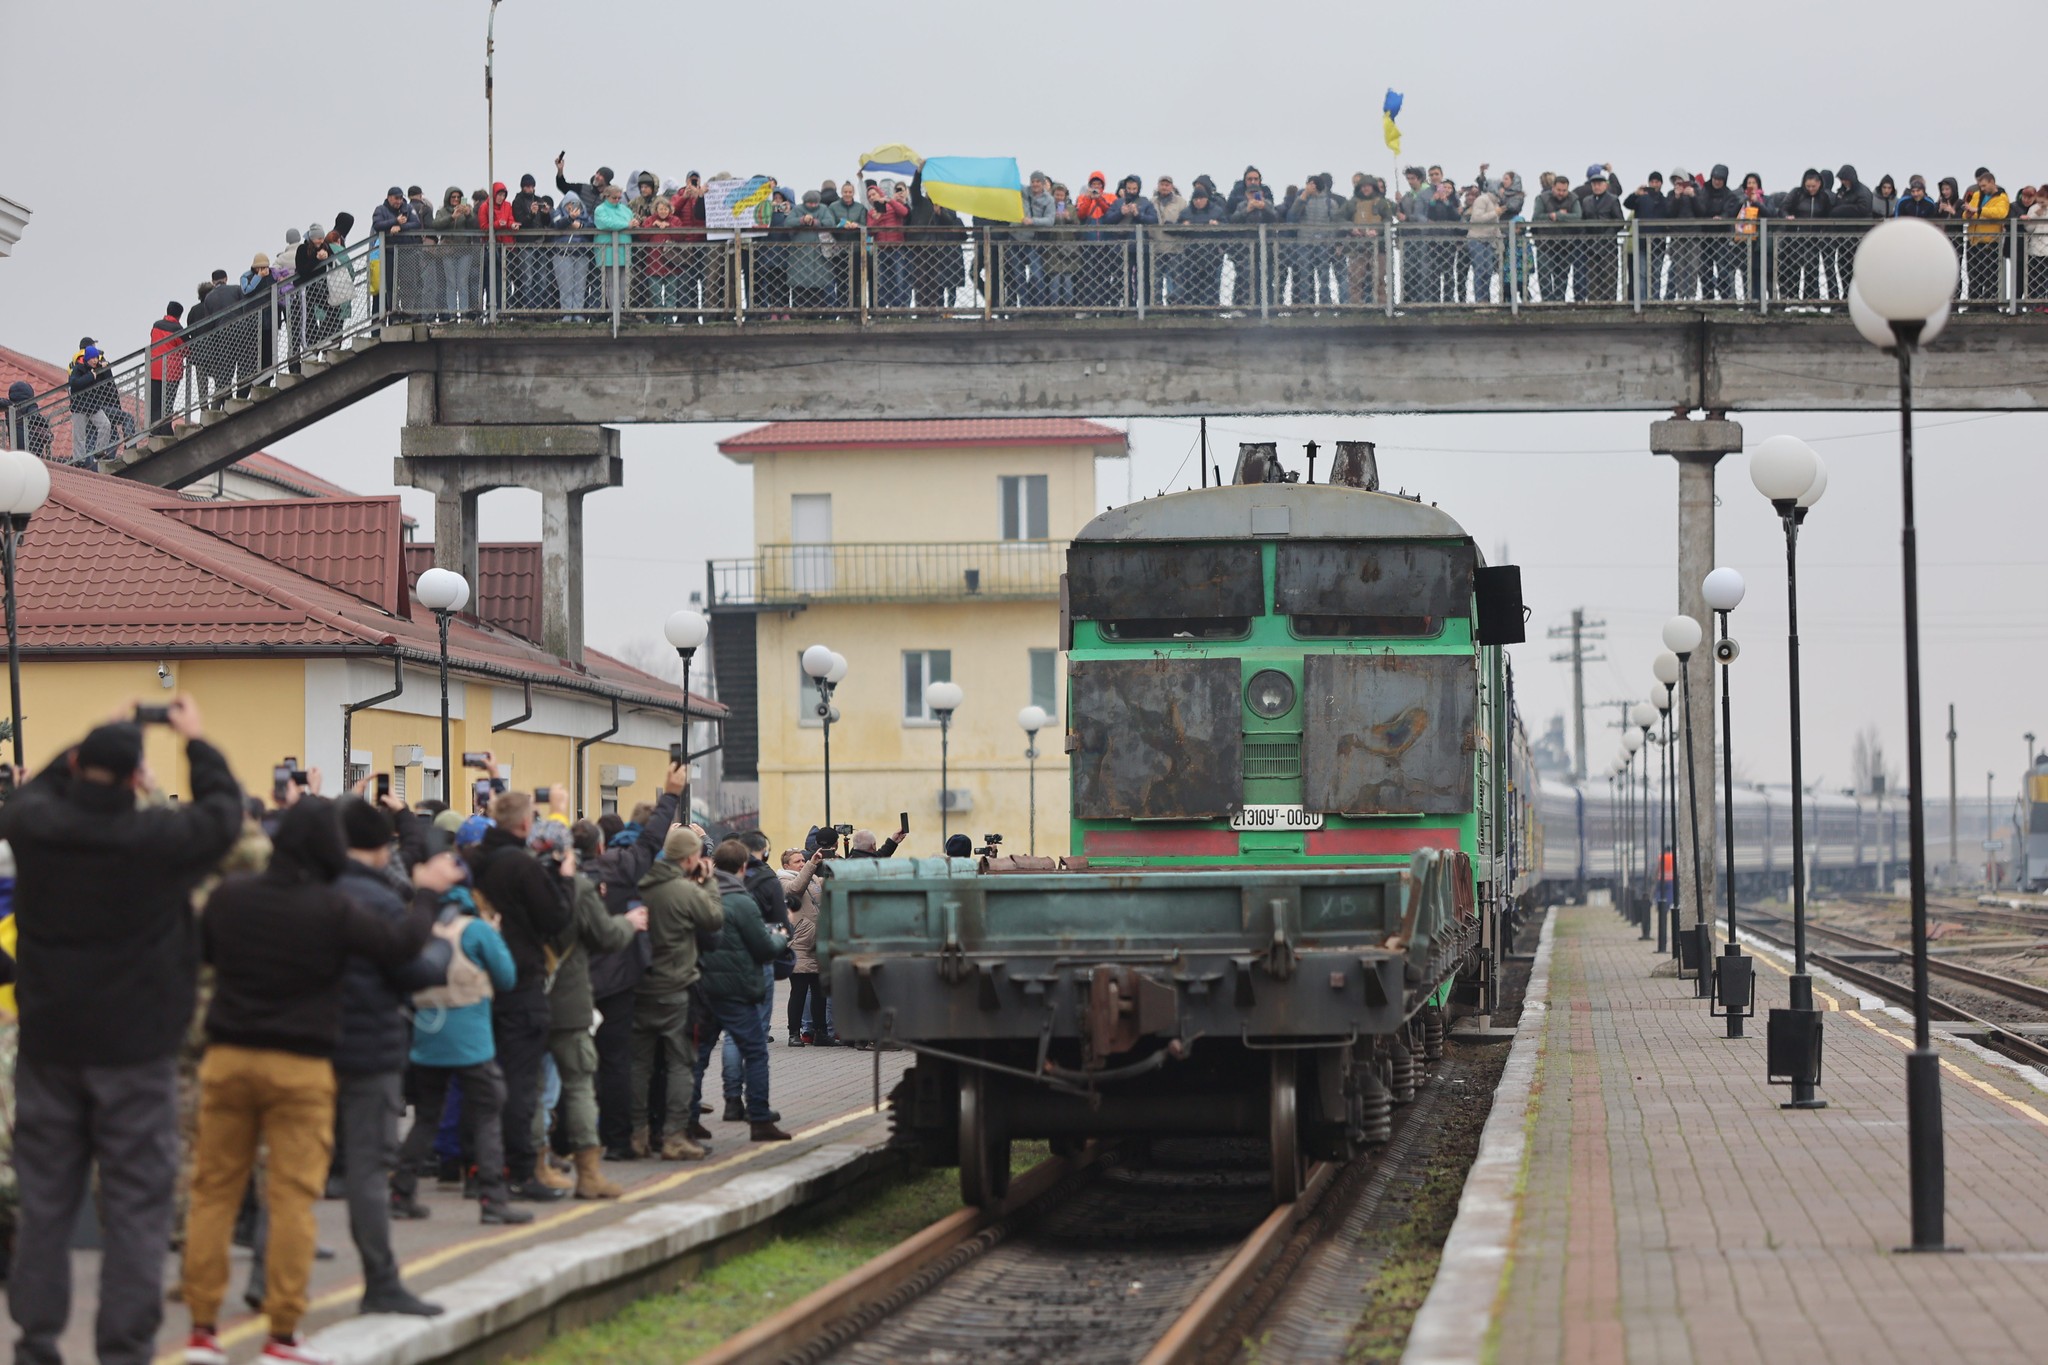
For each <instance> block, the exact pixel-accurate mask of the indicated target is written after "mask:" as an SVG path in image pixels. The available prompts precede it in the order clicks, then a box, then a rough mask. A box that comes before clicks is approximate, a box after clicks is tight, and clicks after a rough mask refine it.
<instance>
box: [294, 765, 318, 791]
mask: <svg viewBox="0 0 2048 1365" xmlns="http://www.w3.org/2000/svg"><path fill="white" fill-rule="evenodd" d="M292 781H293V782H294V783H295V784H297V785H298V786H301V787H310V786H312V785H313V774H311V773H308V772H301V771H299V770H298V769H297V768H294V769H292Z"/></svg>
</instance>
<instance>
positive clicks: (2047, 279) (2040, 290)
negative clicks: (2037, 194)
mask: <svg viewBox="0 0 2048 1365" xmlns="http://www.w3.org/2000/svg"><path fill="white" fill-rule="evenodd" d="M2037 207H2038V208H2039V209H2040V215H2041V216H2039V217H2035V216H2034V215H2033V214H2032V213H2029V214H2028V216H2027V217H2026V218H2025V219H2023V220H2021V221H2019V222H2016V223H2014V224H2013V228H2012V230H2013V234H2014V236H2015V237H2016V238H2017V239H2018V240H2017V241H2016V242H2015V244H2014V251H2015V253H2016V255H2015V258H2014V259H2016V260H2017V261H2018V262H2019V294H2018V301H2019V303H2020V306H2022V307H2026V308H2031V309H2032V310H2033V311H2034V312H2037V313H2038V312H2042V311H2048V205H2040V204H2037Z"/></svg>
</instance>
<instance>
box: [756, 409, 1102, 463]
mask: <svg viewBox="0 0 2048 1365" xmlns="http://www.w3.org/2000/svg"><path fill="white" fill-rule="evenodd" d="M1127 440H1128V438H1127V437H1126V436H1125V435H1124V433H1123V432H1121V431H1118V430H1117V429H1116V428H1115V427H1110V426H1104V425H1103V424H1102V423H1100V422H1090V421H1088V420H1086V419H1084V418H1080V417H973V418H965V419H952V418H944V419H938V420H934V421H917V422H891V421H880V422H770V423H769V424H768V425H767V426H764V427H755V428H754V429H753V430H751V431H743V432H741V433H740V434H739V435H737V436H735V437H733V438H732V439H730V440H726V441H720V442H719V443H718V448H719V449H720V450H721V451H724V452H725V453H727V454H729V455H730V454H744V453H747V452H750V451H756V450H870V449H875V448H878V447H899V448H900V447H902V446H1065V445H1113V446H1116V447H1118V448H1119V449H1122V448H1123V446H1124V445H1125V443H1126V441H1127Z"/></svg>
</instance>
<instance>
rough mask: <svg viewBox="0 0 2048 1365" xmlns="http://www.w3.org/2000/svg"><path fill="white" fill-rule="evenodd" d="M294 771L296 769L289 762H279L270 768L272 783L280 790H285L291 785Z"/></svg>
mask: <svg viewBox="0 0 2048 1365" xmlns="http://www.w3.org/2000/svg"><path fill="white" fill-rule="evenodd" d="M293 771H294V769H293V768H292V765H291V764H289V763H280V764H278V765H277V766H276V767H275V768H272V769H271V770H270V785H271V786H273V787H275V788H277V789H278V790H279V791H283V790H284V789H285V788H286V787H289V786H290V785H291V782H292V773H293Z"/></svg>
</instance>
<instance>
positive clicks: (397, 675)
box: [341, 653, 447, 787]
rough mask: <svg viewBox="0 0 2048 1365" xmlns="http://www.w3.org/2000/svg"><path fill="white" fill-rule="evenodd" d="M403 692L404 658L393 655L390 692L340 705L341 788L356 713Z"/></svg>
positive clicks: (346, 769) (444, 779) (345, 774)
mask: <svg viewBox="0 0 2048 1365" xmlns="http://www.w3.org/2000/svg"><path fill="white" fill-rule="evenodd" d="M404 691H405V657H404V656H403V655H401V654H397V653H394V654H392V656H391V690H390V691H389V692H379V693H378V694H377V695H376V696H374V697H365V698H363V699H362V700H361V701H350V702H343V703H342V705H341V776H342V778H343V781H342V786H343V787H347V786H348V782H347V778H348V756H349V744H350V742H351V740H352V739H353V738H354V736H355V724H356V712H358V711H363V710H367V709H369V708H370V707H372V706H381V705H383V704H384V703H385V702H387V701H391V700H393V699H395V698H396V697H398V696H399V695H400V694H402V693H403V692H404ZM442 785H443V786H446V785H447V777H446V775H445V774H444V775H443V777H442Z"/></svg>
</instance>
